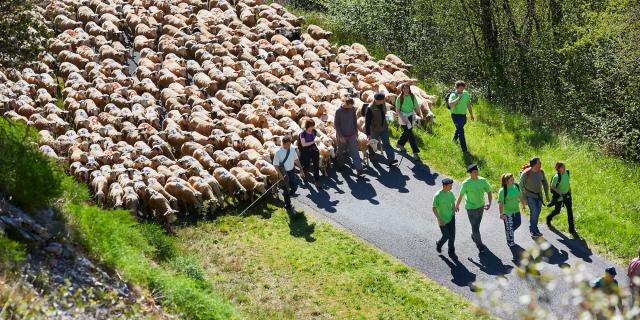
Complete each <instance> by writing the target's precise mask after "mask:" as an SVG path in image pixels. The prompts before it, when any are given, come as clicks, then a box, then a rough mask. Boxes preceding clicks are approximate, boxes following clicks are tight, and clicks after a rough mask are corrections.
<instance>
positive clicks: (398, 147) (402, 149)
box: [396, 144, 407, 152]
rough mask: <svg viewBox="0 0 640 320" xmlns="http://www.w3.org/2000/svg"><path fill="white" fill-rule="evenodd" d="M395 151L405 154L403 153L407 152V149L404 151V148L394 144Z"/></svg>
mask: <svg viewBox="0 0 640 320" xmlns="http://www.w3.org/2000/svg"><path fill="white" fill-rule="evenodd" d="M396 149H398V151H400V152H405V151H407V149H405V148H404V146H401V145H399V144H396Z"/></svg>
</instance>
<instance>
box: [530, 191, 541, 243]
mask: <svg viewBox="0 0 640 320" xmlns="http://www.w3.org/2000/svg"><path fill="white" fill-rule="evenodd" d="M527 205H528V206H529V232H531V234H537V233H540V230H539V229H538V218H539V217H540V211H541V210H542V199H540V198H532V197H527Z"/></svg>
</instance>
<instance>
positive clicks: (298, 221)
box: [288, 211, 316, 242]
mask: <svg viewBox="0 0 640 320" xmlns="http://www.w3.org/2000/svg"><path fill="white" fill-rule="evenodd" d="M288 214H289V234H290V235H292V236H294V237H296V238H304V239H305V240H306V241H307V242H314V241H316V238H314V237H313V236H312V234H313V233H314V232H315V231H316V224H315V223H312V224H309V222H308V221H307V216H305V214H304V212H298V211H293V212H288Z"/></svg>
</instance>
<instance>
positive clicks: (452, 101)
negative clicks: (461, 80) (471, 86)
mask: <svg viewBox="0 0 640 320" xmlns="http://www.w3.org/2000/svg"><path fill="white" fill-rule="evenodd" d="M460 98H462V95H459V96H458V97H457V98H455V99H453V100H451V101H447V103H448V104H449V107H450V108H453V107H455V106H456V105H457V104H458V101H460Z"/></svg>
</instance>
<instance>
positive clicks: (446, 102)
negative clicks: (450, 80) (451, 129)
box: [444, 89, 455, 110]
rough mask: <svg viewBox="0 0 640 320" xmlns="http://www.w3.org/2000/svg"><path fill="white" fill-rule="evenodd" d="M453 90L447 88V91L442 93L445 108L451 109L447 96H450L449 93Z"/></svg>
mask: <svg viewBox="0 0 640 320" xmlns="http://www.w3.org/2000/svg"><path fill="white" fill-rule="evenodd" d="M454 92H455V90H453V89H449V91H447V93H446V94H445V95H444V105H445V106H447V109H449V110H451V107H450V106H449V98H451V95H452V94H453V93H454Z"/></svg>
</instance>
